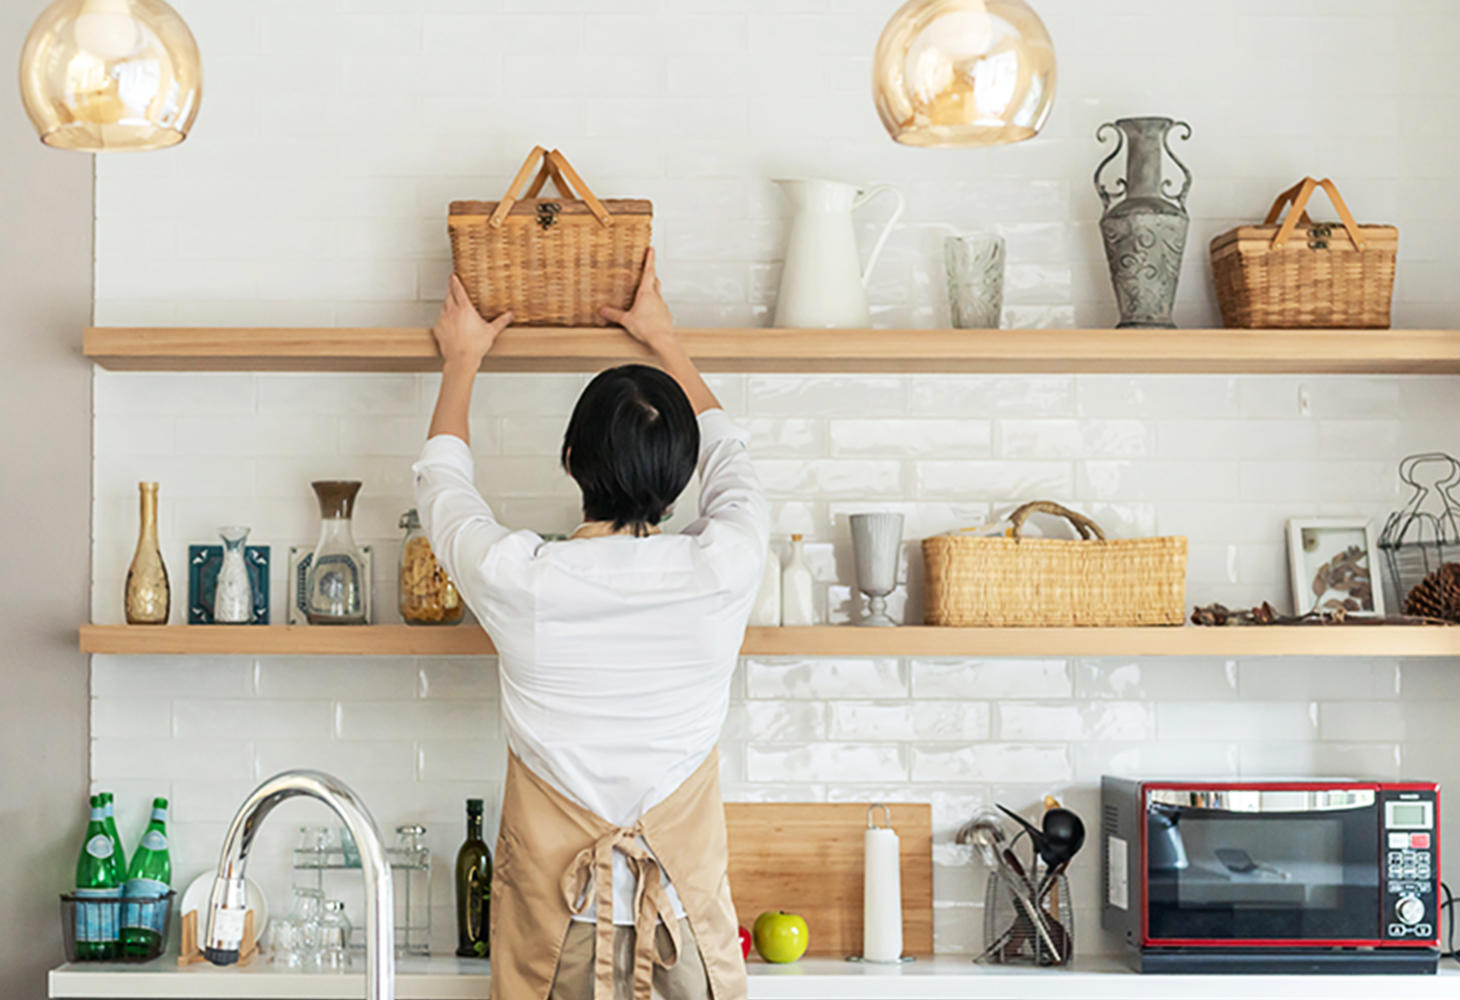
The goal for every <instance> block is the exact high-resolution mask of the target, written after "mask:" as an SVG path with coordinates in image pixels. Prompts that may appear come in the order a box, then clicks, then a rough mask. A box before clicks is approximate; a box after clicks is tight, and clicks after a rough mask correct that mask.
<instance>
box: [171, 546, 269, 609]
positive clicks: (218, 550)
mask: <svg viewBox="0 0 1460 1000" xmlns="http://www.w3.org/2000/svg"><path fill="white" fill-rule="evenodd" d="M243 564H244V565H245V566H246V567H248V582H249V584H250V586H251V587H252V588H253V618H252V620H251V621H250V622H249V624H250V625H267V624H268V623H269V547H268V546H267V545H246V546H244V549H243ZM222 566H223V546H221V545H189V546H188V624H189V625H212V624H214V622H213V593H214V591H215V590H216V589H217V587H218V570H219V569H221V568H222Z"/></svg>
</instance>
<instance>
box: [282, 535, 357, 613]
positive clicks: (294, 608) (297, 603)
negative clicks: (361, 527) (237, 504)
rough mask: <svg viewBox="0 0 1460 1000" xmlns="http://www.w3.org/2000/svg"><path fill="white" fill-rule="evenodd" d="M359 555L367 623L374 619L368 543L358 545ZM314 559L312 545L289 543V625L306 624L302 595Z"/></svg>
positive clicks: (306, 588) (305, 589)
mask: <svg viewBox="0 0 1460 1000" xmlns="http://www.w3.org/2000/svg"><path fill="white" fill-rule="evenodd" d="M360 555H361V556H362V558H363V561H364V564H365V565H364V566H363V567H361V568H362V569H363V570H364V577H365V580H364V582H365V593H364V595H363V596H364V602H363V603H364V605H365V622H366V624H369V623H370V622H373V621H375V614H374V609H373V607H372V602H371V600H370V596H371V592H372V591H373V590H374V589H375V587H374V579H375V578H374V576H372V574H373V573H374V570H375V553H374V550H372V549H371V547H370V546H369V545H362V546H360ZM313 560H314V546H313V545H291V546H289V576H288V578H287V579H288V588H287V589H288V609H289V611H288V620H289V624H290V625H308V624H309V615H308V614H307V613H306V612H305V609H304V595H305V593H306V592H307V590H308V587H307V581H308V579H309V564H310V563H311V562H312V561H313Z"/></svg>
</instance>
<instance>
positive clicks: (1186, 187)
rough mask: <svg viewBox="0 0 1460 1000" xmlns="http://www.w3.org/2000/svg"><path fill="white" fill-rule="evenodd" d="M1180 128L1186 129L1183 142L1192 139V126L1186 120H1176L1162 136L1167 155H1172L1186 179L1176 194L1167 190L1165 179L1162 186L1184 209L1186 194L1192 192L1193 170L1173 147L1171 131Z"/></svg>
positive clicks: (1165, 192)
mask: <svg viewBox="0 0 1460 1000" xmlns="http://www.w3.org/2000/svg"><path fill="white" fill-rule="evenodd" d="M1178 128H1184V129H1186V134H1185V135H1183V136H1182V137H1181V141H1182V142H1186V141H1188V140H1190V139H1191V126H1190V125H1188V124H1187V123H1186V122H1175V123H1174V124H1173V125H1172V126H1171V128H1168V129H1167V130H1166V134H1165V135H1164V136H1162V137H1161V144H1162V145H1163V146H1165V147H1166V155H1167V156H1169V157H1171V161H1172V162H1173V163H1175V164H1176V165H1177V166H1178V167H1180V168H1181V174H1182V176H1183V177H1185V178H1186V180H1185V181H1184V182H1183V183H1182V185H1181V191H1180V192H1179V193H1177V194H1174V195H1173V194H1171V193H1170V192H1169V191H1166V190H1165V187H1166V183H1167V182H1165V181H1163V182H1162V184H1161V187H1162V193H1163V194H1165V195H1166V196H1167V197H1168V198H1175V199H1176V204H1178V205H1180V206H1181V208H1182V210H1183V211H1184V210H1185V209H1186V196H1187V195H1188V194H1190V193H1191V171H1190V170H1187V169H1186V164H1184V163H1182V162H1181V158H1180V157H1179V156H1177V155H1176V153H1175V152H1174V151H1173V150H1172V149H1171V133H1172V131H1173V130H1175V129H1178Z"/></svg>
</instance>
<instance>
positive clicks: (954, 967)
mask: <svg viewBox="0 0 1460 1000" xmlns="http://www.w3.org/2000/svg"><path fill="white" fill-rule="evenodd" d="M487 983H488V975H487V968H486V965H485V963H483V962H477V961H471V960H462V959H457V958H411V959H402V960H401V961H400V963H399V968H398V969H397V972H396V996H397V997H398V998H399V1000H456V998H472V1000H479V998H485V997H486V996H487ZM50 995H51V996H52V997H53V998H62V997H68V998H86V1000H101V998H111V997H119V998H120V997H126V998H142V997H145V998H149V1000H150V998H157V1000H163V998H177V997H186V998H197V1000H214V998H217V1000H264V998H272V997H285V998H290V1000H344V998H357V997H363V996H364V995H365V985H364V977H363V976H362V975H361V974H360V973H301V972H290V971H288V970H284V969H279V968H277V967H275V966H273V965H270V964H268V963H267V962H259V963H256V964H254V965H251V966H249V967H247V968H244V969H215V968H213V967H212V966H209V965H194V966H190V967H188V968H186V969H180V968H178V967H177V962H176V960H175V959H174V958H171V957H167V958H163V959H159V960H157V961H155V962H150V963H147V964H146V965H113V964H104V963H85V964H70V965H63V966H61V967H60V968H58V969H55V970H53V971H52V972H51V982H50ZM750 997H751V1000H812V998H816V1000H842V998H847V1000H856V998H879V1000H883V998H885V1000H921V998H929V1000H931V998H944V1000H956V998H969V1000H973V998H984V997H988V998H997V1000H1026V998H1027V1000H1044V998H1049V1000H1137V998H1153V1000H1293V998H1295V997H1313V998H1322V1000H1328V998H1335V997H1353V998H1363V1000H1406V998H1409V997H1426V998H1428V997H1449V998H1455V1000H1460V966H1456V965H1455V964H1454V963H1453V962H1448V961H1447V962H1443V963H1442V964H1441V970H1440V974H1439V975H1437V976H1149V975H1148V976H1140V975H1136V974H1135V973H1132V972H1130V971H1128V970H1126V969H1125V967H1124V966H1122V965H1119V964H1118V963H1117V962H1115V961H1114V960H1110V959H1106V960H1100V959H1093V960H1089V961H1085V962H1082V963H1079V964H1077V965H1076V966H1075V967H1073V968H1070V969H1027V968H1012V967H1000V966H987V965H974V964H973V963H972V962H971V961H969V959H968V958H966V957H959V956H953V955H949V956H943V957H939V958H934V959H927V960H921V961H917V962H912V963H909V964H907V965H903V966H894V967H885V966H870V965H858V964H856V963H850V962H839V961H836V960H833V959H803V960H802V961H800V962H797V963H795V964H793V965H779V966H772V965H766V964H763V963H760V962H753V963H751V965H750Z"/></svg>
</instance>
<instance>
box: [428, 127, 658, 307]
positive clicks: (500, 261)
mask: <svg viewBox="0 0 1460 1000" xmlns="http://www.w3.org/2000/svg"><path fill="white" fill-rule="evenodd" d="M539 161H541V163H542V166H541V169H540V170H539V171H538V174H537V177H536V179H535V180H533V182H532V185H531V187H529V188H528V189H527V191H526V193H525V194H524V196H523V197H522V198H521V199H520V200H519V199H518V197H517V196H518V194H519V193H522V187H523V185H524V184H526V183H527V179H528V177H530V176H531V175H532V170H533V167H535V166H537V165H538V162H539ZM548 180H552V182H553V184H554V186H556V187H557V189H558V191H559V192H560V193H561V194H562V195H564V197H562V198H539V197H538V194H539V193H540V192H541V191H542V188H543V185H544V184H546V183H547V181H548ZM575 191H576V193H577V194H578V195H579V197H578V198H574V197H572V195H573V194H574V192H575ZM653 216H654V208H653V205H652V204H651V203H650V202H648V201H644V200H640V199H628V198H610V199H608V200H606V201H600V200H599V199H598V198H596V197H594V195H593V192H592V191H590V190H589V189H588V186H587V185H586V184H585V183H583V178H581V177H579V176H578V172H577V171H576V170H574V169H573V167H572V165H571V164H569V163H568V160H567V158H566V157H564V156H563V154H562V153H560V152H559V151H558V150H556V149H555V150H553V151H552V152H547V151H545V150H544V149H543V147H541V146H536V147H534V148H533V150H532V152H531V153H529V154H528V156H527V161H526V162H525V163H523V164H522V169H521V170H519V171H518V172H517V176H516V177H515V178H513V180H512V184H511V185H510V186H509V187H508V188H507V193H506V194H504V195H503V196H502V200H501V201H454V202H452V203H451V211H450V215H449V217H448V219H447V229H448V231H449V233H450V235H451V256H452V260H453V263H454V265H455V268H456V273H457V275H458V276H459V277H460V278H461V281H462V284H464V285H465V286H466V291H467V294H468V295H470V296H471V300H472V303H473V304H474V305H475V306H476V307H477V310H478V311H480V312H481V313H482V315H484V316H486V317H487V318H489V319H490V318H492V317H495V316H498V315H500V314H501V313H504V312H506V311H507V310H508V309H511V310H512V311H513V312H514V313H515V314H516V322H518V323H523V324H528V325H533V326H606V325H607V321H606V320H604V319H603V317H601V316H600V315H599V313H598V310H599V309H600V308H601V307H603V306H616V307H618V308H620V309H627V308H628V307H629V306H630V305H631V304H632V303H633V299H634V291H635V289H637V288H638V286H639V278H640V276H641V275H642V274H643V271H644V254H645V252H646V251H647V250H648V249H649V239H650V235H651V232H650V231H651V229H652V225H653Z"/></svg>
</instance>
